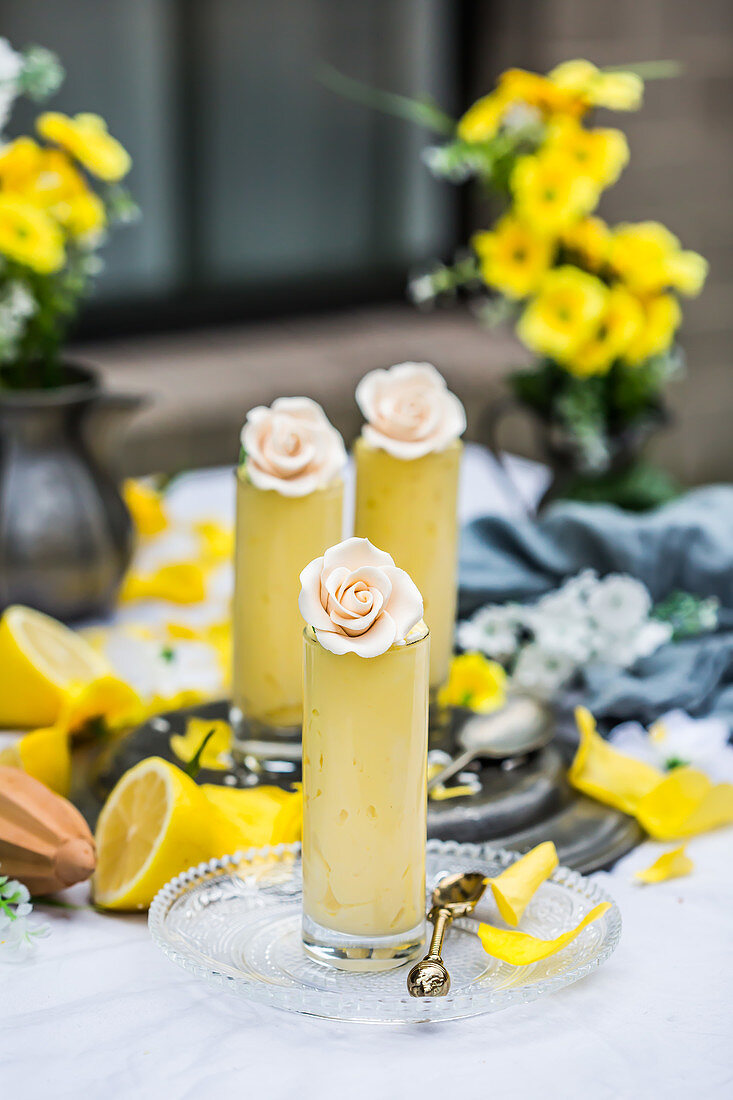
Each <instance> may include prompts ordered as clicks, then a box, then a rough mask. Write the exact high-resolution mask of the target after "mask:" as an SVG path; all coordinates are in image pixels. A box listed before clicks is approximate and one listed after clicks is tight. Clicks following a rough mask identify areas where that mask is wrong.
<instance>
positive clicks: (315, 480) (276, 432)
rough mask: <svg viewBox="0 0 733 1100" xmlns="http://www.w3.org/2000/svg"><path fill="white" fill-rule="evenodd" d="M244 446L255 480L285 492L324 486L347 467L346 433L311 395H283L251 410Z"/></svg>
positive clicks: (260, 485)
mask: <svg viewBox="0 0 733 1100" xmlns="http://www.w3.org/2000/svg"><path fill="white" fill-rule="evenodd" d="M242 447H243V448H244V451H245V454H246V468H247V474H248V475H249V478H250V480H251V481H252V484H253V485H256V486H257V488H258V489H274V490H275V491H276V492H278V493H282V494H283V496H289V497H296V496H297V497H299V496H305V495H306V494H307V493H312V492H313V491H314V490H315V489H323V488H325V487H326V486H327V485H328V484H330V482H332V481H333V480H334V479H335V478H336V477H338V475H339V474H340V473H341V471H342V470H343V468H344V466H345V465H346V448H345V447H344V441H343V439H342V438H341V433H340V432H337V431H336V429H335V428H334V427H333V425H332V424H331V423H330V422H329V420H328V417H327V416H326V414H325V413H324V411H323V409H322V408H321V406H320V405H319V404H318V403H317V402H316V401H311V400H310V398H308V397H279V398H278V399H277V400H276V401H273V403H272V406H271V407H270V408H269V409H268V408H266V407H265V406H264V405H258V406H257V408H255V409H250V411H249V412H248V413H247V421H246V423H245V425H244V427H243V428H242Z"/></svg>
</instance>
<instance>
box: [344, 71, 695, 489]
mask: <svg viewBox="0 0 733 1100" xmlns="http://www.w3.org/2000/svg"><path fill="white" fill-rule="evenodd" d="M642 72H644V73H645V74H646V75H647V76H648V77H652V76H662V75H670V66H669V63H666V62H657V63H655V62H652V63H649V64H648V65H644V66H635V70H634V71H622V70H600V69H598V68H597V67H596V66H595V65H593V64H592V63H591V62H590V61H583V60H576V61H567V62H565V63H563V64H561V65H558V66H557V67H556V68H555V69H553V70H552V71H551V72H549V73H548V74H547V75H546V76H542V75H540V74H539V73H533V72H527V71H525V70H523V69H509V70H508V71H507V72H505V73H503V74H502V75H501V76H500V77H499V80H498V82H497V85H496V87H495V89H494V90H493V91H492V92H490V94H488V95H486V96H483V97H482V98H481V99H479V100H478V101H477V102H476V103H474V104H473V105H472V106H471V107H470V108H469V109H468V111H466V113H465V114H464V115H463V117H462V118H461V119H459V120H458V122H457V123H456V122H455V121H454V120H452V119H451V118H449V117H448V116H447V115H446V114H444V113H443V112H442V111H441V110H440V109H439V108H438V107H436V106H435V105H434V104H433V103H431V102H429V101H415V100H411V99H408V98H407V97H403V96H396V95H391V94H389V93H384V92H377V93H369V92H368V90H366V89H365V88H364V87H363V86H360V85H358V84H357V82H356V81H351V80H349V79H348V78H345V77H343V76H341V74H338V73H335V72H334V71H333V70H331V71H329V72H327V73H324V74H323V75H324V80H325V82H326V83H328V84H329V85H330V86H331V87H333V88H334V89H335V90H337V91H339V92H341V93H344V94H346V95H349V96H350V97H351V98H354V99H359V100H361V101H362V102H369V103H371V104H372V105H374V106H377V107H380V108H382V109H384V110H386V111H388V112H390V113H392V114H396V115H399V116H401V117H403V118H406V119H408V120H410V121H413V122H417V123H419V124H420V125H422V126H424V127H427V128H429V129H432V130H434V131H436V132H437V133H439V134H441V135H442V136H444V137H445V138H446V139H447V140H444V141H443V142H442V143H441V144H439V145H436V146H433V147H431V148H428V149H426V150H425V153H424V159H425V162H426V163H427V165H428V167H429V168H430V170H431V171H432V172H433V174H435V175H437V176H440V177H442V178H445V179H448V180H450V181H451V182H454V183H462V182H464V181H465V180H468V179H471V178H473V179H477V180H478V181H479V183H480V184H481V185H482V186H483V188H484V190H485V191H487V192H488V193H489V194H490V195H491V196H492V197H493V198H494V199H498V200H499V204H500V208H501V209H500V211H499V216H498V218H497V219H496V221H495V222H494V224H493V225H492V226H491V227H490V228H488V229H486V230H483V231H481V232H478V233H476V234H475V235H474V237H473V239H472V241H471V251H470V253H468V254H467V255H464V256H461V257H460V258H459V259H458V260H457V262H456V263H454V264H453V265H450V266H448V265H437V266H435V267H433V268H432V269H430V270H429V271H427V272H425V273H423V274H420V275H419V276H417V277H416V278H414V279H413V280H412V282H411V286H410V290H411V294H412V297H413V299H414V300H415V301H416V303H417V304H419V305H426V304H429V303H431V302H432V301H433V300H434V299H435V298H437V297H439V296H440V295H444V294H455V293H456V292H457V291H458V290H459V289H461V290H463V289H467V290H468V291H469V292H472V293H480V294H482V295H483V296H484V301H483V303H482V305H481V307H480V308H479V313H480V315H482V316H483V318H484V319H485V320H486V321H488V322H490V323H496V322H497V321H499V320H501V321H505V320H507V319H511V320H513V321H514V323H515V325H516V332H517V334H518V336H519V338H520V340H521V341H522V343H524V344H525V346H526V347H527V348H529V349H530V351H532V352H533V353H534V354H535V355H537V356H538V357H539V362H538V364H537V365H536V366H535V367H533V368H532V369H530V370H522V371H516V372H514V373H513V374H512V375H511V376H510V382H511V385H512V388H513V390H514V393H515V396H516V397H517V398H518V399H519V400H520V402H521V403H522V404H523V405H524V406H525V407H527V408H529V409H531V410H532V412H534V413H535V414H537V415H539V417H541V419H542V420H543V422H544V423H545V424H546V425H547V426H548V433H547V434H548V439H549V440H550V444H549V446H550V450H551V451H552V452H553V457H554V458H555V459H556V461H555V465H556V467H562V466H563V465H564V466H565V467H566V469H570V470H572V471H573V472H574V473H576V474H579V475H580V477H579V478H577V479H576V486H575V488H576V489H583V488H585V492H586V495H592V492H593V488H592V486H593V485H595V492H596V495H607V496H610V495H612V494H611V485H610V481H609V480H608V479H606V481H605V483H604V480H603V475H607V474H608V472H609V471H613V468H614V465H616V464H617V463H616V460H617V459H618V458H619V456H621V457H623V450H624V449H625V448H626V449H628V443H629V440H630V439H631V440H634V439H638V438H639V437H642V438H643V437H644V436H645V434H646V433H647V431H648V429H649V427H651V426H654V425H655V423H658V422H659V420H660V419H661V418H662V417H663V405H662V401H661V391H662V389H663V387H664V384H665V383H666V382H667V380H668V379H669V378H670V377H671V376H672V375H673V374H675V373H676V372H678V371H679V370H680V369H681V366H682V360H681V356H680V354H679V352H678V351H677V349H676V348H675V333H676V331H677V328H678V327H679V324H680V320H681V311H680V305H679V296H680V295H688V296H689V295H696V294H698V293H699V292H700V290H701V289H702V286H703V283H704V281H705V276H706V273H707V264H706V262H705V260H704V259H703V258H702V256H699V255H698V254H697V253H695V252H689V251H686V250H683V249H682V248H681V247H680V242H679V241H678V239H677V238H676V237H675V236H674V235H673V234H672V233H671V232H670V231H669V230H668V229H666V228H665V227H664V226H663V225H660V224H659V223H658V222H653V221H644V222H639V223H636V224H633V223H625V224H622V225H617V226H613V227H612V226H609V225H607V224H606V223H605V222H604V221H603V220H602V219H601V218H599V217H597V216H596V215H595V214H594V211H595V209H596V207H597V205H598V202H599V200H600V198H601V195H602V193H603V191H604V189H605V188H607V187H610V186H611V185H612V184H613V183H615V181H616V180H617V179H618V177H619V175H620V173H621V172H622V170H623V169H624V167H625V166H626V164H627V162H628V159H629V148H628V143H627V141H626V137H625V135H624V134H623V133H622V132H621V130H617V129H612V128H608V127H603V126H595V125H593V124H592V122H591V119H592V112H593V111H594V109H595V108H607V109H610V110H613V111H635V110H637V109H638V108H639V107H640V106H641V102H642V96H643V91H644V81H643V79H642V76H641V75H640V74H641V73H642ZM632 450H633V448H632ZM558 459H559V460H558ZM563 460H564V461H563ZM583 475H586V482H585V486H584V487H583V486H582V485H581V482H582V480H583ZM588 475H589V476H588ZM589 486H590V487H591V491H590V492H588V488H589ZM662 487H663V482H662V481H657V490H661V489H662ZM566 488H568V486H566ZM615 488H616V489H618V485H617V486H615ZM629 488H630V485H629V484H628V479H627V485H626V489H629ZM637 488H638V485H637ZM578 495H582V494H581V493H580V492H578ZM616 495H617V497H618V496H620V495H622V494H619V493H617V494H616ZM626 495H627V498H628V496H629V493H627V494H626ZM642 495H643V494H642ZM647 495H653V493H652V494H647ZM659 495H661V493H660V492H657V496H659ZM624 502H625V503H631V501H630V500H629V499H627V500H625V501H624Z"/></svg>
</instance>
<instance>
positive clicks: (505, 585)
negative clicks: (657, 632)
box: [459, 485, 733, 729]
mask: <svg viewBox="0 0 733 1100" xmlns="http://www.w3.org/2000/svg"><path fill="white" fill-rule="evenodd" d="M587 568H592V569H595V570H596V571H597V572H598V573H599V574H601V575H604V574H606V573H615V572H618V573H630V574H631V575H632V576H634V577H637V578H638V579H639V580H641V581H643V583H644V584H645V585H646V586H647V588H648V589H649V591H650V593H651V596H652V599H653V600H654V602H655V603H656V602H658V601H660V600H662V599H664V597H665V596H667V595H669V593H670V592H672V591H675V590H682V591H685V592H691V593H693V594H694V595H696V596H702V597H704V596H716V597H717V598H718V600H719V601H720V618H719V626H718V630H717V631H716V632H715V634H705V635H701V636H699V637H696V638H689V639H685V640H684V641H679V642H671V643H669V644H667V645H665V646H662V647H661V648H660V649H658V650H657V651H656V653H653V654H652V655H651V656H650V657H645V658H642V659H641V660H639V661H637V662H636V664H635V665H634V666H633V667H632V668H630V669H627V670H622V671H620V670H618V669H615V668H609V667H607V666H594V667H592V668H588V669H587V670H586V671H585V672H584V673H583V674H582V677H581V692H580V696H579V697H577V696H576V695H575V693H574V695H573V698H574V699H576V698H577V699H578V701H582V702H584V703H585V704H586V705H587V706H588V707H590V709H591V710H592V711H593V713H594V714H595V715H596V717H597V718H600V719H603V720H605V721H604V725H606V726H611V725H614V724H616V723H617V722H621V721H624V720H625V719H630V718H633V719H637V720H639V721H642V722H644V723H649V722H652V721H654V720H655V719H656V718H658V717H659V716H660V714H663V713H664V712H665V711H667V710H670V709H672V708H673V707H681V708H683V709H684V710H686V711H688V712H689V713H690V714H692V715H708V714H714V715H716V716H718V717H722V718H724V719H725V720H726V721H728V723H729V725H730V726H731V728H732V729H733V486H728V485H716V486H710V487H707V488H703V489H696V490H693V491H692V492H689V493H687V494H685V495H684V496H682V497H679V498H678V499H676V500H674V501H672V502H670V503H669V504H667V505H665V506H663V507H661V508H658V509H656V510H655V511H653V512H647V513H643V514H638V513H632V512H624V511H623V510H622V509H620V508H617V507H615V506H613V505H603V504H580V503H575V502H570V501H564V502H561V503H558V504H555V505H553V506H552V507H551V508H550V509H549V510H548V511H547V512H546V513H545V514H544V515H543V516H542V518H540V519H539V520H537V521H531V520H520V521H512V520H508V519H504V518H501V517H498V516H496V517H494V516H487V517H484V518H482V519H478V520H474V522H473V523H470V524H469V525H468V526H467V527H465V528H464V529H463V532H462V536H461V554H460V569H459V584H460V592H459V616H460V617H461V618H464V617H467V616H469V615H471V614H472V613H473V612H474V611H476V610H477V609H478V608H479V607H483V606H484V605H485V604H487V603H504V602H506V601H507V600H515V601H518V602H521V603H524V602H532V601H533V600H536V599H538V598H539V597H540V596H542V595H544V593H546V592H549V591H551V590H552V589H554V588H556V587H557V586H558V585H559V584H562V582H563V581H564V580H565V579H567V578H568V577H570V576H573V575H574V574H576V573H578V572H579V571H580V570H582V569H587Z"/></svg>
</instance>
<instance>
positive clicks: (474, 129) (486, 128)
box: [458, 92, 508, 144]
mask: <svg viewBox="0 0 733 1100" xmlns="http://www.w3.org/2000/svg"><path fill="white" fill-rule="evenodd" d="M507 106H508V103H507V100H506V97H505V96H503V95H501V94H500V93H498V92H491V94H490V95H485V96H482V98H481V99H478V100H476V102H475V103H474V104H473V105H472V106H471V107H469V108H468V110H467V111H466V113H465V115H464V116H463V118H461V119H460V121H459V123H458V137H459V138H460V139H461V141H467V142H470V143H472V144H476V143H478V142H483V141H490V140H491V139H492V138H493V137H494V136H495V134H496V132H497V131H498V129H499V126H500V125H501V120H502V118H503V115H504V112H505V111H506V109H507Z"/></svg>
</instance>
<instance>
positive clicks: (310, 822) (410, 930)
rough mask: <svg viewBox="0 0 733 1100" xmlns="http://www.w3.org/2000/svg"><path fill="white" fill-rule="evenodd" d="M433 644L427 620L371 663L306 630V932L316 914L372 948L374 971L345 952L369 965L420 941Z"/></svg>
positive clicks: (324, 925) (393, 961)
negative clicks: (328, 644)
mask: <svg viewBox="0 0 733 1100" xmlns="http://www.w3.org/2000/svg"><path fill="white" fill-rule="evenodd" d="M429 651H430V644H429V637H428V634H427V630H426V628H425V625H424V624H422V623H421V624H419V626H418V627H416V628H415V629H414V630H413V631H412V632H411V633H410V635H408V640H407V642H406V643H405V644H403V645H395V646H392V648H391V649H389V650H387V652H386V653H383V654H381V655H380V656H378V657H372V658H364V657H360V656H358V654H356V653H346V654H340V655H336V654H333V653H330V652H328V651H327V650H325V649H323V647H322V646H321V645H320V644H319V642H318V641H317V640H316V638H315V635H314V633H313V631H312V630H311V629H310V628H308V629H307V630H306V631H305V693H304V714H303V914H304V932H307V928H308V921H309V920H310V921H312V922H315V924H316V925H318V926H320V929H321V930H324V929H327V930H330V931H332V932H335V933H339V934H340V935H341V936H344V937H347V940H346V941H345V942H347V943H348V937H355V938H357V942H362V943H364V944H365V945H369V946H371V947H374V945H375V944H376V945H377V947H376V951H377V954H376V955H375V954H374V952H373V951H372V952H371V959H372V961H373V962H376V967H374V966H373V967H370V966H369V963H368V960H366V956H365V955H360V954H359V950H358V949H357V950H356V953H354V952H352V953H351V954H349V952H348V951H346V954H347V956H348V958H350V959H353V960H355V961H356V963H357V965H358V963H359V960H360V958H362V959H364V960H365V961H364V969H369V968H380V967H386V966H389V965H397V964H398V963H399V962H401V961H404V958H406V957H410V956H411V955H413V954H414V953H415V952H416V951H418V950H419V949H420V947H421V945H422V942H423V939H424V916H425V912H424V906H425V842H426V804H427V791H426V782H427V779H426V771H427V731H428V668H429ZM389 941H392V943H391V945H390V943H389ZM400 941H402V942H400ZM304 942H305V943H306V946H307V945H308V938H307V935H305V936H304ZM380 943H382V944H384V945H385V946H384V947H383V948H382V949H381V950H380V948H379V946H378V945H379V944H380ZM406 947H407V950H409V955H408V954H405V949H406ZM395 948H396V949H397V950H395ZM400 951H402V953H400ZM336 965H339V963H338V962H336Z"/></svg>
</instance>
